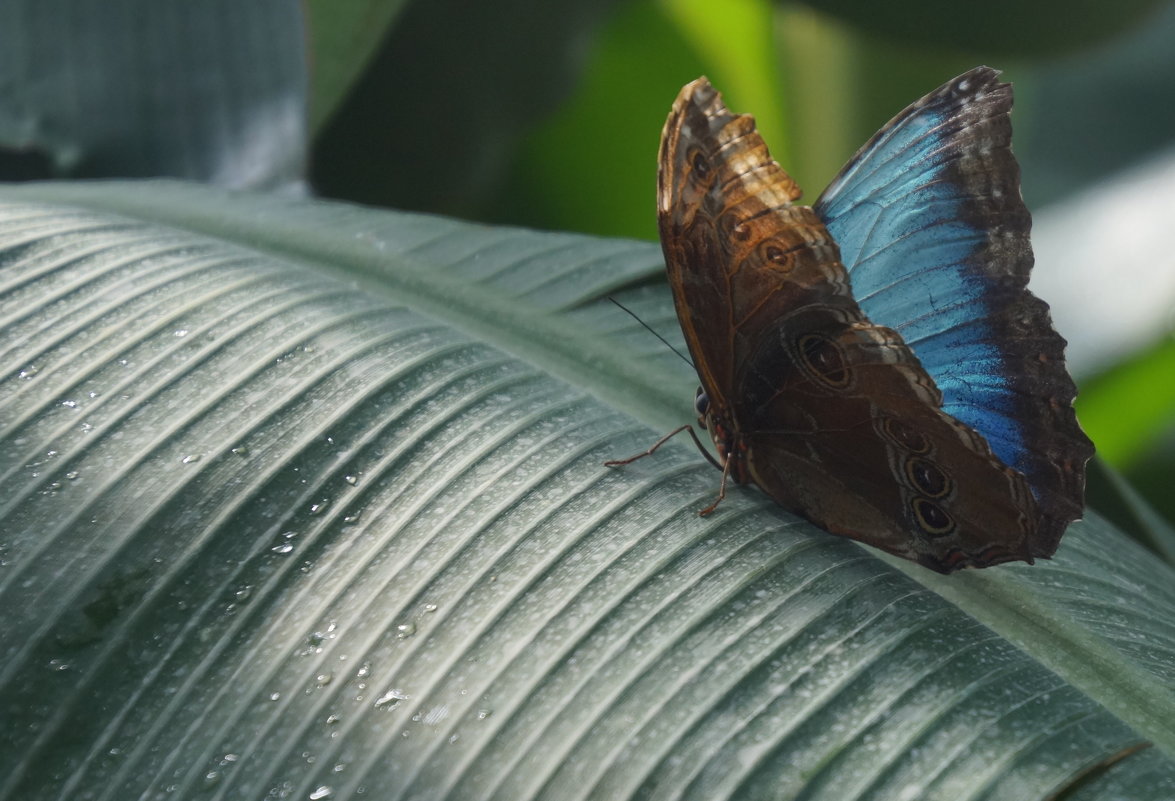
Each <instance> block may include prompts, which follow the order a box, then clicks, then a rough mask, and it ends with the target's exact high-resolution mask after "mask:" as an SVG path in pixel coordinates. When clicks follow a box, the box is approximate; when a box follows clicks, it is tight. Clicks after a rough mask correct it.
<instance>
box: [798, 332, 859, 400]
mask: <svg viewBox="0 0 1175 801" xmlns="http://www.w3.org/2000/svg"><path fill="white" fill-rule="evenodd" d="M796 344H797V345H798V346H799V351H800V356H801V357H802V358H803V360H804V364H805V365H806V366H807V368H808V369H809V370H810V371H811V372H812V373H813V374H815V377H816V378H817V379H818V380H819V381H820V383H822V384H825V385H827V386H830V387H832V388H833V389H844V388H845V387H847V386H848V385H849V370H848V368H847V367H846V366H845V359H844V354H842V353H841V350H840V346H839V345H837V344H836V343H835V342H833V341H832V340H831V339H829V338H828V337H826V336H823V335H821V334H804V335H803V336H802V337H800V338H799V339H798V340H797V341H796Z"/></svg>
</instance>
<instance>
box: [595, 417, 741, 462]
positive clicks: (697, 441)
mask: <svg viewBox="0 0 1175 801" xmlns="http://www.w3.org/2000/svg"><path fill="white" fill-rule="evenodd" d="M682 431H688V432H689V435H690V437H691V438H692V439H693V441H694V444H695V445H697V446H698V450H699V451H701V453H702V455H703V456H705V457H706V461H707V462H709V463H710V464H712V465H714V466H715V467H717V468H718V469H719V470H722V471H725V469H726V468H724V467H723V466H722V465H721V464H719V463H718V460H717V459H715V458H714V457H713V456H711V455H710V452H709V451H708V450H706V446H705V445H703V444H702V441H701V440H700V439H698V435H697V433H696V432H695V431H694V427H693V426H691V425H690V424H689V423H686V424H685V425H683V426H678V427H677V428H675V429H673V430H672V431H670V432H669V433H668V434H666V435H665V436H663V437H661V439H659V440H657V441H656V442H654V443H653V447H651V448H649V449H648V450H647V451H645V452H643V453H638V454H637V455H636V456H630V457H628V458H627V459H609V460H608V461H606V462H604V467H620V466H621V465H626V464H632V463H633V462H635V461H636V460H637V459H643V458H645V457H646V456H652V455H653V453H654V451H656V450H657V449H658V448H660V447H661V446H662V445H664V444H665V443H666V442H668V441H669V440H671V439H673V438H674V437H676V436H677V435H678V434H680V433H681V432H682Z"/></svg>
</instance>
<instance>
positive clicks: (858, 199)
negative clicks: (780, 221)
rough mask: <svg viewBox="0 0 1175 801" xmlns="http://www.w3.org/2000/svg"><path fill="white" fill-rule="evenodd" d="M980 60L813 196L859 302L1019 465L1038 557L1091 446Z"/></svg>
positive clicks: (1077, 507) (1076, 498) (955, 408)
mask: <svg viewBox="0 0 1175 801" xmlns="http://www.w3.org/2000/svg"><path fill="white" fill-rule="evenodd" d="M997 76H998V73H997V72H996V71H994V70H991V69H989V68H987V67H978V68H976V69H974V70H971V71H970V72H967V73H965V74H963V75H960V76H959V77H957V78H955V79H954V80H952V81H950V82H948V83H947V84H945V85H944V86H942V87H941V88H939V89H938V90H936V91H934V92H932V93H931V94H929V95H927V96H926V97H924V98H923V99H921V100H919V101H918V102H917V103H915V104H913V105H912V106H910V107H909V108H907V109H906V110H905V111H903V112H902V113H901V114H899V115H898V116H897V117H895V118H894V120H893V121H891V122H890V123H889V124H888V125H887V126H885V128H883V129H882V130H881V131H880V132H878V134H877V135H876V136H874V137H873V139H871V140H870V141H869V142H868V143H867V144H866V145H865V146H864V147H863V148H861V150H860V151H859V152H858V153H857V154H856V156H854V157H853V159H852V160H850V162H849V163H848V165H846V167H845V168H844V169H843V170H842V171H841V173H840V175H838V176H837V178H836V179H835V180H834V181H833V182H832V184H831V185H830V186H829V187H828V189H827V190H825V192H824V194H823V195H822V196H821V198H820V199H819V200H818V201H817V203H816V205H815V207H814V208H815V210H816V212H817V214H818V215H819V216H820V218H821V219H822V220H823V221H824V222H825V224H826V225H827V226H828V230H829V231H830V233H831V234H832V235H833V237H834V238H835V239H836V240H837V242H838V244H839V245H840V249H841V259H842V261H843V263H844V264H845V265H846V267H847V269H848V271H849V274H850V276H851V279H852V283H853V289H854V293H855V296H856V298H857V301H858V302H859V304H860V306H861V308H862V309H863V310H864V312H865V313H866V314H867V315H868V317H869V319H870V320H872V321H873V322H874V323H877V324H878V325H883V326H889V327H891V328H893V329H895V330H896V331H898V332H899V333H900V334H901V336H902V338H903V339H904V340H905V342H906V344H908V345H909V347H910V348H911V350H912V351H913V352H914V353H915V354H917V358H918V360H919V361H920V362H921V364H922V366H923V367H924V368H925V369H926V371H927V373H929V375H930V376H931V377H932V378H933V380H934V382H935V383H936V385H937V386H938V388H939V389H940V390H941V391H942V394H943V398H944V406H943V408H944V410H945V411H946V412H947V413H948V414H950V415H951V416H953V417H954V418H956V419H958V420H959V421H961V422H963V423H965V424H967V425H969V426H971V427H972V428H974V429H975V430H977V431H978V432H980V433H981V434H982V435H983V436H984V437H985V438H986V439H987V441H988V442H989V443H990V445H991V447H992V450H993V451H994V452H995V454H996V455H997V456H999V458H1000V459H1001V460H1002V461H1003V462H1004V463H1006V464H1007V465H1010V466H1012V467H1014V468H1015V469H1016V470H1018V471H1020V472H1021V473H1023V474H1024V475H1025V476H1026V478H1027V479H1028V482H1029V484H1030V486H1031V487H1032V490H1033V493H1034V495H1035V496H1036V498H1037V501H1038V503H1039V506H1040V510H1041V518H1040V521H1039V525H1038V532H1037V534H1036V538H1035V540H1034V542H1033V543H1032V546H1031V547H1032V552H1033V553H1034V554H1036V555H1040V556H1048V555H1051V554H1052V553H1053V551H1054V550H1055V549H1056V546H1057V543H1058V542H1059V540H1060V537H1061V534H1062V533H1063V532H1064V529H1065V527H1066V525H1067V524H1068V522H1069V521H1071V520H1074V519H1076V518H1078V517H1080V515H1081V512H1082V507H1083V505H1084V498H1083V495H1084V486H1085V463H1086V461H1087V460H1088V459H1089V457H1090V456H1091V455H1092V452H1093V446H1092V444H1091V443H1090V441H1089V439H1088V438H1087V437H1086V436H1085V434H1084V433H1083V432H1082V431H1081V428H1080V427H1079V426H1078V424H1077V419H1076V416H1075V414H1074V412H1073V408H1072V402H1073V399H1074V397H1075V395H1076V388H1075V386H1074V384H1073V381H1072V379H1071V378H1070V377H1069V374H1068V372H1067V371H1066V369H1065V364H1064V354H1063V351H1064V345H1065V342H1064V340H1063V339H1062V338H1061V337H1060V336H1059V335H1058V334H1057V333H1056V332H1055V331H1054V330H1053V328H1052V324H1051V321H1050V318H1049V314H1048V306H1047V305H1046V304H1045V303H1043V302H1042V301H1040V300H1039V299H1038V298H1036V297H1035V296H1033V295H1032V294H1031V293H1030V292H1029V291H1028V289H1027V283H1028V274H1029V271H1030V270H1031V267H1032V261H1033V257H1032V249H1031V246H1030V243H1029V228H1030V225H1031V221H1030V218H1029V214H1028V211H1027V209H1026V208H1025V206H1024V202H1023V200H1022V199H1021V197H1020V171H1019V167H1018V165H1017V164H1016V160H1015V158H1014V157H1013V155H1012V151H1011V122H1010V120H1009V116H1008V115H1009V112H1010V110H1011V106H1012V92H1011V86H1010V85H1008V84H1005V83H1000V82H999V80H998V77H997Z"/></svg>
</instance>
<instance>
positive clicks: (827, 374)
mask: <svg viewBox="0 0 1175 801" xmlns="http://www.w3.org/2000/svg"><path fill="white" fill-rule="evenodd" d="M898 150H899V151H900V148H898ZM799 194H800V192H799V188H798V187H797V186H796V185H795V183H794V181H792V179H791V178H790V177H789V176H788V175H787V174H786V173H785V172H784V171H783V170H782V169H781V168H779V166H778V165H776V164H775V163H774V162H773V161H772V160H771V158H770V156H769V155H768V153H767V150H766V146H765V145H764V144H763V142H762V139H761V138H760V137H759V136H758V134H757V133H756V132H755V129H754V122H753V120H752V119H751V118H750V117H749V116H746V115H735V114H732V113H730V112H729V111H728V110H727V109H726V108H725V106H724V105H723V104H722V102H721V98H720V97H719V95H718V93H717V92H715V91H714V90H713V88H712V87H710V85H709V84H708V83H707V82H706V81H705V80H704V79H699V80H698V81H695V82H694V83H693V84H690V85H688V86H686V87H685V88H684V89H683V90H682V93H681V94H680V95H679V97H678V99H677V101H676V102H675V103H674V107H673V110H672V112H671V113H670V116H669V119H668V121H667V123H666V127H665V131H664V133H663V136H662V145H661V161H660V172H659V178H658V221H659V224H660V229H661V239H662V246H663V249H664V252H665V257H666V263H667V268H668V272H669V279H670V284H671V287H672V289H673V294H674V302H675V304H676V307H677V312H678V317H679V320H680V322H681V325H682V330H683V333H684V334H685V337H686V340H687V342H688V344H689V347H690V351H691V354H692V356H693V358H694V361H695V364H696V366H697V368H698V374H699V378H700V380H701V382H702V385H703V388H704V390H705V391H706V393H707V394H708V395H709V397H710V401H711V417H710V418H709V421H710V422H711V424H712V425H711V429H712V433H715V437H716V439H718V440H721V441H720V442H719V444H720V446H725V447H720V450H723V451H724V452H726V453H728V454H730V458H732V459H735V460H736V461H737V463H738V465H739V466H736V469H735V470H734V471H733V475H734V476H735V477H736V478H738V479H740V480H753V481H754V482H755V483H757V484H758V485H759V486H760V487H761V488H762V489H763V490H764V491H766V492H767V493H768V494H769V495H771V496H772V497H773V498H775V500H777V501H778V502H779V503H781V504H782V505H783V506H785V507H787V508H789V509H792V510H794V511H797V512H799V513H801V514H804V515H806V516H808V517H809V518H811V519H813V520H814V521H816V522H817V523H819V524H821V525H822V526H824V527H825V528H827V529H828V530H830V531H832V532H834V533H839V534H843V535H846V536H850V537H853V538H854V539H858V540H861V541H863V542H867V543H869V544H872V545H876V546H878V547H881V548H884V549H886V550H889V551H891V552H894V553H897V554H899V555H902V556H905V557H907V558H912V559H916V560H918V561H920V562H922V563H923V564H926V565H928V566H930V567H932V568H934V569H936V570H940V571H942V572H949V571H951V570H954V569H957V568H959V567H964V566H969V565H971V566H984V565H988V564H995V563H998V562H1003V561H1008V560H1011V559H1026V560H1029V561H1031V559H1032V556H1033V554H1034V553H1035V552H1036V551H1035V550H1034V549H1033V548H1031V547H1030V546H1029V543H1030V541H1032V540H1033V538H1034V537H1035V533H1036V527H1037V522H1038V518H1039V517H1040V515H1039V512H1038V509H1037V507H1036V501H1035V499H1034V495H1033V492H1032V490H1031V489H1029V485H1028V483H1027V482H1026V481H1025V479H1024V476H1023V475H1021V474H1020V473H1019V472H1017V471H1016V470H1013V469H1011V468H1009V467H1008V466H1007V465H1006V464H1004V463H1003V462H1001V460H1000V459H999V458H997V456H996V455H995V454H993V453H992V450H991V448H990V447H989V446H988V444H987V442H986V441H985V439H984V437H983V436H981V435H980V434H978V433H977V432H976V431H975V430H973V428H971V427H969V426H968V425H965V424H964V423H961V422H959V421H958V420H956V419H954V418H953V417H951V416H950V415H948V414H946V413H945V412H944V411H943V409H942V395H941V393H940V392H939V390H938V389H937V387H936V386H935V381H934V379H933V378H932V377H931V376H930V375H929V374H928V373H927V371H926V370H925V369H923V367H922V365H921V364H920V363H919V360H918V358H917V357H916V356H915V355H914V353H913V351H911V349H910V348H909V347H907V345H906V344H905V343H904V341H903V339H902V337H901V335H900V334H899V333H897V331H895V330H893V329H892V328H889V327H886V326H883V325H876V324H874V322H871V321H870V320H869V319H868V318H867V317H866V316H865V313H864V312H863V311H862V309H861V307H860V306H858V304H857V303H856V301H855V300H854V299H853V294H852V291H851V289H850V283H849V278H848V273H847V271H846V270H845V267H844V266H843V265H842V263H841V262H840V260H839V251H838V249H837V246H836V243H835V241H834V240H833V239H832V237H831V236H830V235H829V233H828V231H827V230H826V228H825V226H824V224H823V223H822V222H821V220H820V219H819V217H818V216H817V215H816V213H815V212H814V211H813V210H812V209H810V208H807V207H802V206H793V205H792V201H793V200H795V199H797V198H798V197H799ZM834 199H835V196H834ZM851 216H852V212H851V210H850V211H849V212H848V213H847V215H846V218H847V217H851ZM860 241H862V242H864V241H865V240H864V238H862V239H861V240H860ZM1053 336H1055V335H1053ZM719 432H721V433H719ZM1041 555H1044V554H1041Z"/></svg>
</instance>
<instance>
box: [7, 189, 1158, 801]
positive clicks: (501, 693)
mask: <svg viewBox="0 0 1175 801" xmlns="http://www.w3.org/2000/svg"><path fill="white" fill-rule="evenodd" d="M0 201H2V203H3V205H2V206H0V365H2V367H3V370H2V371H0V475H2V476H3V478H2V481H3V484H2V486H3V492H2V493H0V532H2V533H0V604H2V605H3V607H2V608H3V609H4V610H5V613H6V614H5V625H4V626H3V627H2V628H0V719H3V720H4V722H5V726H4V727H3V728H2V729H0V798H3V799H17V798H19V799H26V798H37V799H42V798H70V799H73V798H98V799H122V798H128V797H130V798H138V797H152V798H153V797H164V796H170V797H177V798H195V797H200V798H204V797H207V798H263V797H275V798H276V797H290V798H324V797H327V796H328V795H329V796H330V797H336V798H348V797H352V796H353V795H358V794H359V793H360V791H361V790H362V791H363V792H364V793H365V796H364V797H369V798H380V799H384V798H474V797H476V798H502V799H525V798H538V797H542V798H552V799H574V798H633V797H652V798H663V797H689V798H699V799H715V798H740V799H744V798H798V797H803V798H807V799H817V798H818V799H838V801H843V800H844V799H856V798H871V799H920V800H921V799H951V800H952V801H954V800H955V799H978V798H990V799H1001V801H1002V800H1003V799H1042V798H1048V797H1054V798H1055V797H1059V796H1060V795H1062V794H1066V793H1067V794H1068V795H1065V797H1067V798H1079V799H1095V798H1122V797H1126V798H1132V799H1166V798H1169V797H1171V795H1172V792H1173V790H1175V761H1173V759H1172V757H1173V756H1175V723H1173V721H1175V694H1173V693H1172V680H1173V677H1175V676H1173V674H1175V626H1173V625H1172V620H1175V614H1173V613H1175V581H1173V578H1175V571H1172V569H1171V568H1170V567H1168V566H1167V565H1166V564H1164V563H1163V562H1162V561H1160V560H1159V559H1156V558H1155V557H1153V556H1152V555H1151V554H1149V553H1147V552H1145V551H1143V550H1142V549H1141V548H1140V547H1139V546H1137V545H1135V544H1134V543H1132V542H1131V541H1130V540H1129V539H1127V538H1126V537H1125V536H1123V535H1122V534H1121V533H1120V532H1118V531H1116V530H1114V529H1113V528H1112V527H1110V526H1109V525H1108V524H1106V523H1104V522H1103V521H1101V520H1100V519H1099V518H1098V517H1097V516H1096V515H1095V514H1092V513H1091V514H1090V516H1089V519H1087V520H1086V521H1085V522H1083V523H1080V524H1076V525H1074V526H1073V527H1072V529H1071V531H1070V533H1069V534H1068V535H1067V537H1066V539H1065V541H1064V543H1063V544H1062V547H1061V550H1060V551H1059V552H1058V554H1057V557H1056V559H1055V560H1053V561H1051V562H1047V563H1042V564H1038V565H1036V566H1033V567H1030V566H1027V565H1018V566H1003V567H999V568H994V569H991V570H987V571H982V572H971V573H964V574H961V575H954V576H948V577H943V576H938V575H937V574H932V573H930V572H928V571H926V570H923V569H921V568H919V567H917V566H915V565H912V564H907V563H904V562H899V561H898V560H893V559H888V558H885V557H880V556H878V555H877V554H876V552H873V551H870V550H869V549H867V548H865V547H862V546H859V545H857V544H855V543H852V542H848V541H846V540H843V539H838V538H836V537H832V536H829V535H828V534H826V533H824V532H821V531H819V530H817V529H815V528H814V527H812V526H811V525H809V524H807V523H804V522H803V521H800V520H797V519H796V518H794V517H791V516H789V515H787V514H785V513H783V512H781V511H780V510H779V509H778V508H776V507H775V506H774V505H772V504H771V503H769V502H768V501H766V500H765V499H764V498H763V497H762V496H761V495H760V494H758V493H757V492H755V491H754V490H750V489H738V490H736V491H733V492H732V494H731V497H729V498H728V499H727V500H726V501H725V502H724V504H723V505H722V507H721V508H720V510H719V512H718V513H717V514H715V515H714V516H712V517H711V518H709V519H701V518H699V517H698V516H697V515H696V510H697V509H698V508H700V506H702V505H704V504H705V503H707V502H708V501H709V500H710V499H712V497H713V493H714V491H715V488H716V483H717V475H716V474H715V473H714V471H713V470H712V469H710V468H709V467H708V466H707V465H705V463H704V462H702V460H701V459H699V458H698V456H697V455H696V454H695V453H692V452H691V451H690V450H689V449H688V448H687V447H686V446H685V445H680V446H673V447H667V448H665V449H663V451H661V452H658V454H657V456H656V457H655V458H651V459H646V460H644V461H642V462H638V463H636V464H633V465H631V466H629V467H628V468H626V469H622V470H612V469H606V468H604V467H602V465H601V462H602V461H603V460H605V459H606V458H609V457H615V456H618V455H625V454H628V453H630V452H633V451H635V450H637V449H638V448H640V447H643V446H644V445H646V444H647V443H649V442H650V441H651V440H652V438H653V437H654V436H656V434H657V433H658V430H664V429H665V428H667V427H669V426H670V425H673V424H676V423H678V422H681V421H682V420H685V419H688V418H689V416H690V406H691V403H690V400H691V398H692V392H691V390H692V387H693V381H694V377H693V376H692V375H691V374H690V370H689V369H688V368H687V367H686V366H684V365H682V364H680V363H679V362H677V361H676V358H675V357H673V356H672V354H667V353H666V351H665V350H664V349H663V347H661V346H660V345H659V344H658V343H657V342H656V341H655V340H653V339H652V337H649V336H648V335H647V334H646V333H644V332H643V331H642V330H641V329H640V328H639V327H638V326H637V325H636V323H634V322H633V321H632V320H631V319H630V318H629V317H628V316H627V315H625V314H624V313H623V312H621V311H620V310H618V309H616V308H615V307H614V306H612V305H611V304H609V303H607V302H606V301H604V300H603V299H602V298H603V296H605V295H607V294H609V293H611V294H615V295H617V296H618V297H620V298H621V299H622V300H623V301H624V302H625V303H626V304H627V305H628V306H630V307H631V308H634V309H635V310H636V311H637V312H638V313H639V314H641V315H642V317H644V319H646V320H647V321H648V322H649V323H650V324H651V325H653V326H654V327H656V328H658V329H659V330H661V331H662V332H665V333H666V334H667V335H669V336H673V333H672V332H673V331H674V329H675V326H674V323H673V319H672V310H671V307H670V304H669V303H668V298H667V296H666V293H665V290H664V287H663V286H662V285H661V283H660V265H659V255H658V252H657V248H656V246H655V245H652V244H649V243H642V242H632V241H617V240H601V239H592V238H588V237H582V236H571V235H560V234H540V233H535V232H529V231H521V230H512V229H495V228H488V227H484V226H476V225H469V224H463V223H457V222H453V221H449V220H445V219H439V218H432V217H423V216H412V215H403V214H393V213H390V212H380V211H374V210H368V209H361V208H355V207H350V206H343V205H339V204H329V203H321V202H311V201H305V200H281V199H274V198H270V197H254V196H248V195H229V194H225V193H222V192H219V191H215V190H210V189H207V188H199V187H191V186H184V185H178V184H168V183H149V184H105V185H104V184H93V185H68V184H58V185H30V186H25V187H21V188H12V187H7V188H3V189H2V190H0ZM634 418H640V419H641V420H644V421H645V422H647V423H651V424H652V426H653V428H648V427H646V426H644V425H642V424H640V423H637V422H636V421H635V419H634Z"/></svg>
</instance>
